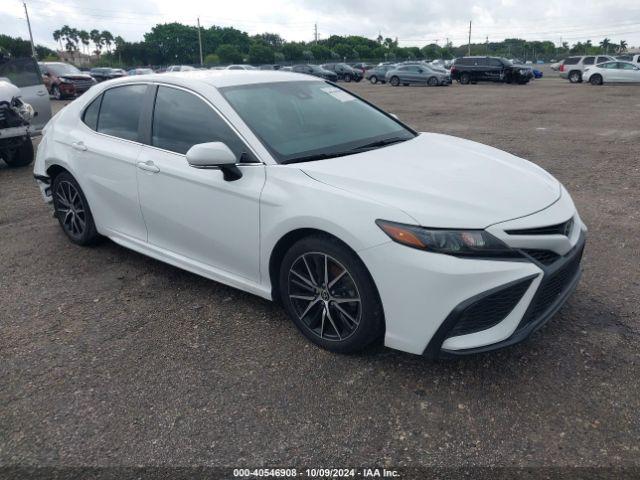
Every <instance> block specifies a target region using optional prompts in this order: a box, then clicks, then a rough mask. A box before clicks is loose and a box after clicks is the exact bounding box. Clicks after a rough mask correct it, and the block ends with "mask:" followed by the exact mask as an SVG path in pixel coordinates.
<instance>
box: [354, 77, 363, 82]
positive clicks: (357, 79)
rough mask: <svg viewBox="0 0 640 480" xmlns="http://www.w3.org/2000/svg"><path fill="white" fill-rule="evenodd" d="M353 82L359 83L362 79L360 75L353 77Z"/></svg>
mask: <svg viewBox="0 0 640 480" xmlns="http://www.w3.org/2000/svg"><path fill="white" fill-rule="evenodd" d="M353 81H354V82H356V83H360V82H361V81H362V77H356V78H354V79H353Z"/></svg>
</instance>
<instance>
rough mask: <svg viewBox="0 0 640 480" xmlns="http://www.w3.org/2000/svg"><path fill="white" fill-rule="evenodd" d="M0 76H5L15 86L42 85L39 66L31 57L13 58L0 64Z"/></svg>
mask: <svg viewBox="0 0 640 480" xmlns="http://www.w3.org/2000/svg"><path fill="white" fill-rule="evenodd" d="M0 77H7V78H8V79H9V80H10V81H11V83H13V84H14V85H15V86H16V87H18V88H22V87H32V86H34V85H42V75H41V74H40V68H38V64H37V63H36V61H35V60H34V59H33V58H30V57H29V58H15V59H12V60H8V61H6V62H4V63H1V64H0Z"/></svg>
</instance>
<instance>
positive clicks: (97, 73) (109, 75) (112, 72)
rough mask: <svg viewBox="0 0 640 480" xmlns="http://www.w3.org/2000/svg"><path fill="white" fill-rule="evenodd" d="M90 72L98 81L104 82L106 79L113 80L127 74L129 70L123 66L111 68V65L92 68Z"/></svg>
mask: <svg viewBox="0 0 640 480" xmlns="http://www.w3.org/2000/svg"><path fill="white" fill-rule="evenodd" d="M89 73H90V74H91V76H92V77H93V78H95V79H96V81H98V82H104V81H105V80H112V79H114V78H120V77H126V76H127V72H125V71H124V70H122V69H121V68H109V67H98V68H92V69H91V71H90V72H89Z"/></svg>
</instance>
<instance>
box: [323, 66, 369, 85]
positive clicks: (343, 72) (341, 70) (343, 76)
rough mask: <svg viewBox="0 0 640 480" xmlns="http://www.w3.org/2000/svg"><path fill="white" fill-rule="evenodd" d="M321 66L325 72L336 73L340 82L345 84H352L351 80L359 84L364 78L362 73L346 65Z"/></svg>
mask: <svg viewBox="0 0 640 480" xmlns="http://www.w3.org/2000/svg"><path fill="white" fill-rule="evenodd" d="M320 66H321V67H322V68H324V69H325V70H329V71H331V72H334V73H335V74H336V75H337V76H338V80H344V81H345V82H350V81H351V80H353V81H354V82H359V81H360V80H362V77H363V75H362V72H361V71H359V70H355V69H354V68H351V67H350V66H349V65H347V64H346V63H325V64H324V65H320Z"/></svg>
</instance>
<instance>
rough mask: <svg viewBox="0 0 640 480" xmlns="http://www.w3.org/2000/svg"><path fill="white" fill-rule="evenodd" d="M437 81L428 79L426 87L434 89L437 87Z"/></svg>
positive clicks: (432, 78)
mask: <svg viewBox="0 0 640 480" xmlns="http://www.w3.org/2000/svg"><path fill="white" fill-rule="evenodd" d="M438 83H439V82H438V79H437V78H436V77H431V78H429V80H428V81H427V85H429V86H430V87H436V86H438Z"/></svg>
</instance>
